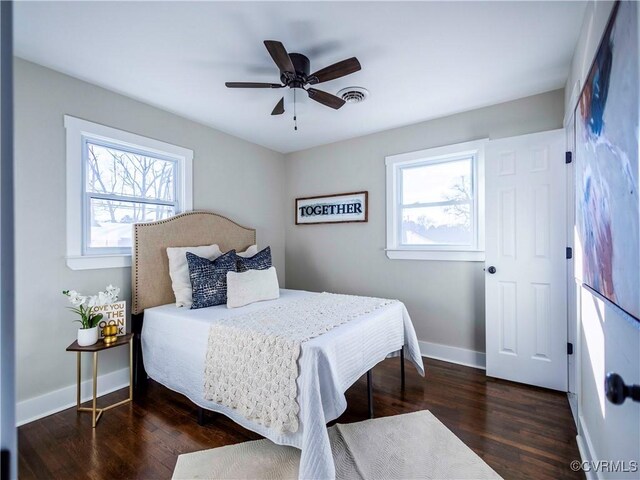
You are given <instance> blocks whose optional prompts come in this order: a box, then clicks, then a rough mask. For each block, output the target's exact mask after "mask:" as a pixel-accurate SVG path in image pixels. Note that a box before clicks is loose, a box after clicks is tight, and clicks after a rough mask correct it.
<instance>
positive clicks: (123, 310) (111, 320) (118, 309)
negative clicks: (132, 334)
mask: <svg viewBox="0 0 640 480" xmlns="http://www.w3.org/2000/svg"><path fill="white" fill-rule="evenodd" d="M93 313H101V314H102V320H100V322H99V323H98V331H99V332H100V338H103V337H104V335H102V329H103V328H104V327H106V326H107V325H115V326H117V327H118V333H117V334H116V335H118V336H120V335H124V334H125V333H127V303H126V302H125V301H124V300H123V301H121V302H116V303H109V304H107V305H98V306H95V307H93Z"/></svg>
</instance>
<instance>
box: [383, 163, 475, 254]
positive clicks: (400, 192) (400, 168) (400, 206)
mask: <svg viewBox="0 0 640 480" xmlns="http://www.w3.org/2000/svg"><path fill="white" fill-rule="evenodd" d="M467 159H468V160H469V161H470V164H471V171H470V174H471V199H470V200H445V201H441V202H415V203H410V204H404V203H403V202H402V199H403V196H404V186H403V174H404V170H410V169H413V168H419V167H426V166H430V165H436V164H442V163H449V162H456V161H460V160H467ZM394 170H395V177H396V182H397V184H396V189H397V195H396V198H395V204H396V215H395V222H396V225H395V231H396V247H399V248H402V249H408V250H411V249H416V250H458V249H461V248H463V249H471V250H475V249H477V248H478V202H477V195H478V188H477V187H478V186H477V178H478V175H477V155H475V154H472V155H469V154H468V153H465V154H460V155H451V156H448V157H447V158H437V159H428V158H427V159H419V160H414V161H412V162H410V163H405V164H402V165H395V166H394ZM465 204H468V205H469V209H470V212H471V242H470V243H428V244H427V243H421V244H419V243H404V242H403V241H402V212H403V210H404V209H406V208H421V207H436V206H453V205H465Z"/></svg>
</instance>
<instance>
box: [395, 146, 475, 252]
mask: <svg viewBox="0 0 640 480" xmlns="http://www.w3.org/2000/svg"><path fill="white" fill-rule="evenodd" d="M386 168H387V248H386V250H387V256H388V257H389V258H392V259H416V260H460V261H483V260H484V190H483V188H484V186H483V182H484V141H475V142H467V143H462V144H456V145H448V146H445V147H438V148H432V149H428V150H421V151H418V152H410V153H404V154H400V155H392V156H389V157H387V158H386Z"/></svg>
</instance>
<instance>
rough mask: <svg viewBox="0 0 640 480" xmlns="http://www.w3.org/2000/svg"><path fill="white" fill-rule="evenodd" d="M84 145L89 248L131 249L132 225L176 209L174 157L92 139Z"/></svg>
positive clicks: (92, 249) (87, 243) (158, 217)
mask: <svg viewBox="0 0 640 480" xmlns="http://www.w3.org/2000/svg"><path fill="white" fill-rule="evenodd" d="M84 148H85V150H84V152H83V153H84V158H85V174H84V176H85V193H84V195H85V204H84V209H85V215H84V216H85V239H84V244H85V250H86V251H91V252H92V253H101V252H104V253H107V252H115V251H128V250H129V249H130V247H131V233H132V228H131V224H132V223H137V222H151V221H155V220H161V219H164V218H167V217H170V216H172V215H174V214H175V213H176V211H177V207H178V205H177V200H176V180H177V179H176V172H177V164H176V162H175V161H174V160H166V159H162V158H155V157H153V156H150V155H147V154H144V153H140V152H134V151H126V150H124V149H122V148H121V147H117V148H116V147H113V146H108V145H101V144H99V143H97V142H93V141H88V140H87V141H86V142H85V144H84ZM96 249H99V250H96Z"/></svg>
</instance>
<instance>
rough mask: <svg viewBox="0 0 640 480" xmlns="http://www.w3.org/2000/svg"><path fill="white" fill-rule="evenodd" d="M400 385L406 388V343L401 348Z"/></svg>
mask: <svg viewBox="0 0 640 480" xmlns="http://www.w3.org/2000/svg"><path fill="white" fill-rule="evenodd" d="M400 385H401V388H402V390H404V345H403V346H402V348H401V349H400Z"/></svg>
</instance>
